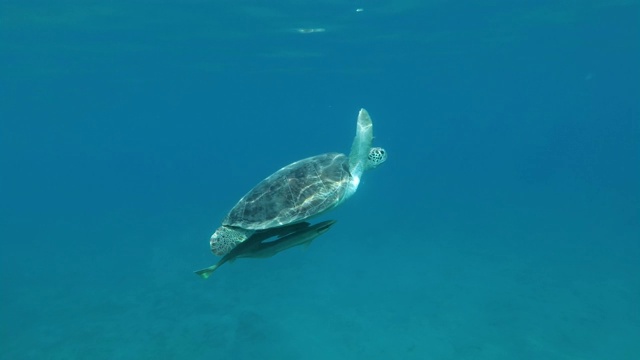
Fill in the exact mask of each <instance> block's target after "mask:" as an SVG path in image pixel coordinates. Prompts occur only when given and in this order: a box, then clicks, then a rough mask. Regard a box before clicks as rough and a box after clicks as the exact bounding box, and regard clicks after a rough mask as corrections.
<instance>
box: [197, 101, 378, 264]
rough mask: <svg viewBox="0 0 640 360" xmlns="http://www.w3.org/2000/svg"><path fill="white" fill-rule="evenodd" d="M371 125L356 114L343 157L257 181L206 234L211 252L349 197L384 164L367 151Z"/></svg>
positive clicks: (301, 164) (302, 163) (309, 161)
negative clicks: (366, 174) (364, 175)
mask: <svg viewBox="0 0 640 360" xmlns="http://www.w3.org/2000/svg"><path fill="white" fill-rule="evenodd" d="M372 142H373V124H372V122H371V118H370V117H369V114H368V113H367V111H366V110H365V109H361V110H360V112H359V113H358V121H357V128H356V136H355V138H354V139H353V144H352V146H351V152H350V153H349V156H347V155H344V154H340V153H327V154H322V155H317V156H312V157H310V158H306V159H303V160H299V161H296V162H294V163H292V164H290V165H287V166H285V167H283V168H282V169H280V170H278V171H276V172H275V173H273V174H272V175H271V176H269V177H267V178H266V179H264V180H262V181H261V182H260V183H259V184H258V185H256V186H255V187H254V188H253V189H251V191H249V192H248V193H247V194H246V195H245V196H243V197H242V199H240V201H238V203H237V204H236V206H234V207H233V209H231V211H230V212H229V214H227V216H226V217H225V218H224V220H223V221H222V226H220V227H219V228H218V229H217V230H216V231H215V232H214V233H213V235H211V240H210V245H211V251H212V252H213V253H214V254H215V255H218V256H224V255H226V254H228V253H229V252H230V251H231V250H232V249H233V248H235V247H236V245H238V244H240V243H242V242H243V241H245V240H246V239H248V238H249V237H250V236H252V235H253V234H254V233H255V232H256V231H260V230H266V229H273V228H277V227H281V226H285V225H289V224H295V223H298V222H302V221H304V220H306V219H308V218H310V217H313V216H316V215H319V214H321V213H324V212H325V211H328V210H330V209H333V208H334V207H336V206H338V205H339V204H341V203H342V202H343V201H344V200H346V199H347V198H349V197H350V196H351V195H353V194H354V193H355V192H356V190H357V188H358V185H359V184H360V178H361V177H362V173H363V172H364V171H365V170H368V169H372V168H375V167H376V166H378V165H380V164H382V163H383V162H384V161H385V160H386V159H387V153H386V151H385V150H384V149H382V148H377V147H376V148H374V147H372Z"/></svg>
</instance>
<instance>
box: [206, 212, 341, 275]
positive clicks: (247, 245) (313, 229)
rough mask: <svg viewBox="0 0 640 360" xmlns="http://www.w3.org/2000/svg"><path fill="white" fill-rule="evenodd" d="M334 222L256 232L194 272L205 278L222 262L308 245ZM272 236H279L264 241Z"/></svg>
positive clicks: (262, 256)
mask: <svg viewBox="0 0 640 360" xmlns="http://www.w3.org/2000/svg"><path fill="white" fill-rule="evenodd" d="M335 222H336V221H335V220H327V221H323V222H320V223H317V224H315V225H313V226H309V225H310V224H309V223H308V222H302V223H297V224H293V225H288V226H283V227H280V228H275V229H268V230H265V231H261V232H258V233H256V234H253V235H252V236H251V237H250V238H248V239H247V240H245V241H243V242H242V243H240V244H238V245H237V246H236V247H235V248H233V249H232V250H231V251H230V252H229V253H228V254H227V255H225V256H223V257H222V259H220V261H218V263H217V264H215V265H213V266H209V267H208V268H204V269H202V270H198V271H196V272H195V273H196V274H197V275H198V276H200V277H201V278H203V279H207V278H209V276H211V274H212V273H213V272H214V271H216V270H217V269H218V268H219V267H220V266H222V264H224V263H226V262H233V261H234V260H235V259H237V258H268V257H271V256H273V255H275V254H277V253H279V252H281V251H284V250H287V249H290V248H292V247H294V246H298V245H309V244H310V243H311V242H312V241H313V240H314V239H315V238H317V237H318V236H320V235H322V234H324V233H325V232H327V231H328V230H329V229H330V228H331V226H333V224H335ZM273 236H279V237H278V238H277V239H276V240H273V241H264V240H266V239H268V238H270V237H273Z"/></svg>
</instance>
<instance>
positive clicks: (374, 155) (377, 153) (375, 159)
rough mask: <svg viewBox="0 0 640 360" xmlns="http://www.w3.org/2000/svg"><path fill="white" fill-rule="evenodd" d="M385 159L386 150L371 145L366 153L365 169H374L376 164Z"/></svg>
mask: <svg viewBox="0 0 640 360" xmlns="http://www.w3.org/2000/svg"><path fill="white" fill-rule="evenodd" d="M385 161H387V151H386V150H385V149H383V148H381V147H373V148H371V149H370V150H369V155H367V166H366V168H367V170H368V169H375V168H376V167H378V165H380V164H382V163H383V162H385Z"/></svg>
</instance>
